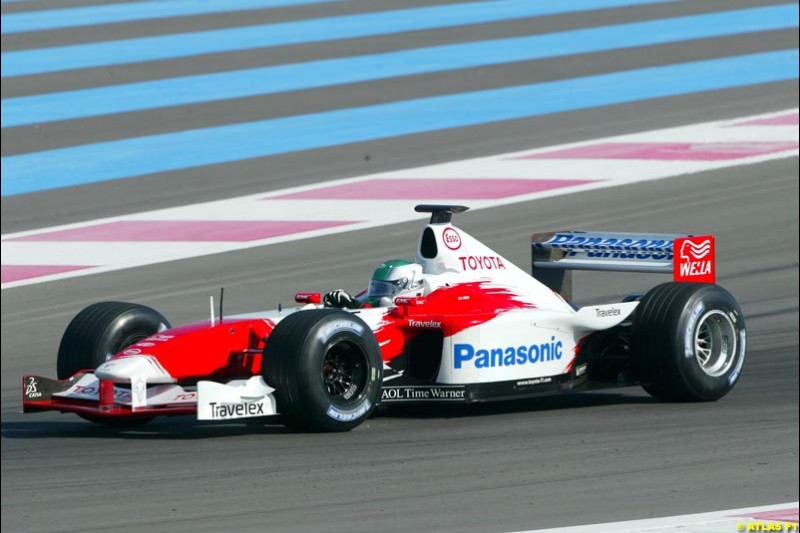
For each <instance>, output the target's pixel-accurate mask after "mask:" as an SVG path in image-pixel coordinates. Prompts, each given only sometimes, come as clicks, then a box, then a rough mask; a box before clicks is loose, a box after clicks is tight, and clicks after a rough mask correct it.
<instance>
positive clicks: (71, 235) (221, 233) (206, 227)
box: [8, 220, 353, 242]
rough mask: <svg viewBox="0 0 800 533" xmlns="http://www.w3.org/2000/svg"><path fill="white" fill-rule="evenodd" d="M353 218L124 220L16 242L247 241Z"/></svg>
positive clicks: (38, 235)
mask: <svg viewBox="0 0 800 533" xmlns="http://www.w3.org/2000/svg"><path fill="white" fill-rule="evenodd" d="M352 223H353V222H352V221H344V220H322V221H310V220H307V221H303V220H301V221H290V220H272V221H232V220H222V221H215V220H122V221H119V222H109V223H107V224H98V225H96V226H87V227H85V228H75V229H66V230H61V231H52V232H49V233H37V234H35V235H28V236H27V237H18V238H16V239H8V240H13V241H58V242H63V241H75V242H80V241H83V242H114V241H119V242H148V241H149V242H179V241H184V242H215V241H217V242H247V241H256V240H259V239H267V238H270V237H279V236H282V235H289V234H292V233H302V232H304V231H313V230H318V229H324V228H331V227H336V226H344V225H347V224H352Z"/></svg>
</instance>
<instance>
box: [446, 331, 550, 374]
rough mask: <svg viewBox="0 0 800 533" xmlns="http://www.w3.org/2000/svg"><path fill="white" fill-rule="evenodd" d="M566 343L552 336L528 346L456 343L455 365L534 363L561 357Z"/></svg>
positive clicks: (483, 365)
mask: <svg viewBox="0 0 800 533" xmlns="http://www.w3.org/2000/svg"><path fill="white" fill-rule="evenodd" d="M563 354H564V343H563V342H561V341H560V340H556V338H555V337H550V342H544V343H542V344H531V345H528V346H525V345H522V346H507V347H497V348H478V349H476V348H475V347H474V346H473V345H471V344H466V343H464V344H458V343H457V344H456V345H455V346H454V347H453V366H454V368H455V369H456V370H458V369H460V368H464V366H465V365H470V364H471V365H474V367H475V368H495V367H498V366H517V365H533V364H536V363H544V362H547V361H553V360H557V359H561V357H562V355H563Z"/></svg>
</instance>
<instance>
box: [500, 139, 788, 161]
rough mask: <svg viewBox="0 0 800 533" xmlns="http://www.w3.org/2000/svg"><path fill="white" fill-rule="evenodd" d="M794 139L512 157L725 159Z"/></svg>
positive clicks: (610, 147) (604, 147) (605, 146)
mask: <svg viewBox="0 0 800 533" xmlns="http://www.w3.org/2000/svg"><path fill="white" fill-rule="evenodd" d="M797 147H798V143H797V142H722V143H636V142H632V143H600V144H592V145H588V146H579V147H576V148H565V149H563V150H555V151H553V152H544V153H539V154H531V155H525V156H521V157H518V158H515V159H650V160H657V161H725V160H729V159H741V158H744V157H753V156H756V155H763V154H771V153H775V152H783V151H786V150H794V149H797Z"/></svg>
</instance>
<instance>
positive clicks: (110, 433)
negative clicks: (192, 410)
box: [0, 415, 292, 440]
mask: <svg viewBox="0 0 800 533" xmlns="http://www.w3.org/2000/svg"><path fill="white" fill-rule="evenodd" d="M66 416H69V415H66ZM66 416H65V420H35V419H31V420H24V421H10V422H6V421H3V422H2V423H0V435H2V438H4V439H46V438H59V439H126V440H195V439H210V438H222V437H236V436H240V435H255V434H283V433H292V431H291V430H290V429H287V428H286V427H284V426H282V425H280V424H279V423H278V422H277V421H271V422H269V423H267V422H264V421H262V420H258V421H256V420H251V421H247V422H219V423H216V422H215V423H209V422H202V421H198V420H196V419H194V418H192V417H190V416H181V417H168V418H162V419H157V420H154V421H152V422H150V423H149V424H147V425H144V426H139V427H136V428H122V427H119V428H118V427H108V426H103V425H100V424H95V423H92V422H88V421H86V420H82V419H80V418H78V417H73V416H69V420H67V419H66Z"/></svg>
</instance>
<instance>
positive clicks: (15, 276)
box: [0, 265, 94, 283]
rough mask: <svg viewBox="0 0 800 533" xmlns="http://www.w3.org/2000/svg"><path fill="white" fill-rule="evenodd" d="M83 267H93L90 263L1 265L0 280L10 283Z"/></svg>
mask: <svg viewBox="0 0 800 533" xmlns="http://www.w3.org/2000/svg"><path fill="white" fill-rule="evenodd" d="M85 268H94V267H93V266H91V265H89V266H87V265H2V267H0V280H1V281H2V283H10V282H12V281H19V280H21V279H31V278H41V277H42V276H49V275H51V274H60V273H61V272H72V271H73V270H83V269H85Z"/></svg>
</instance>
